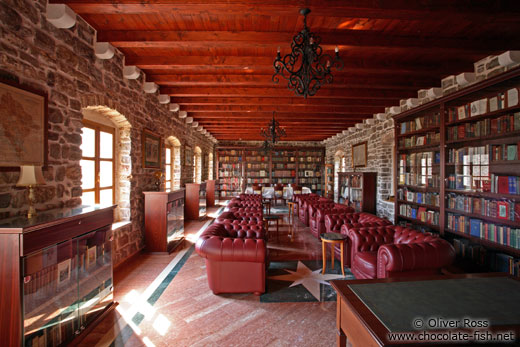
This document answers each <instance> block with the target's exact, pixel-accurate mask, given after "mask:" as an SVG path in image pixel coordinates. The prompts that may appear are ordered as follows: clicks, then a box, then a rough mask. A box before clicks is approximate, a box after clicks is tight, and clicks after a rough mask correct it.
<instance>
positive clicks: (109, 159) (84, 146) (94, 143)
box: [80, 120, 115, 205]
mask: <svg viewBox="0 0 520 347" xmlns="http://www.w3.org/2000/svg"><path fill="white" fill-rule="evenodd" d="M81 138H82V143H81V147H80V148H81V150H82V156H81V161H80V166H81V173H82V176H83V179H82V183H81V187H82V189H83V195H82V196H81V200H82V203H83V205H93V204H103V205H106V204H108V205H110V204H113V203H114V200H115V186H114V182H115V160H114V157H115V155H114V154H115V129H114V128H111V127H109V126H106V125H103V124H98V123H94V122H91V121H87V120H84V121H83V134H82V135H81Z"/></svg>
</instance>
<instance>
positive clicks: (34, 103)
mask: <svg viewBox="0 0 520 347" xmlns="http://www.w3.org/2000/svg"><path fill="white" fill-rule="evenodd" d="M0 105H2V107H0V166H7V167H16V166H21V165H34V166H44V165H46V163H47V95H46V94H45V93H42V92H38V91H35V90H32V89H28V88H26V87H22V86H20V85H18V84H14V83H11V82H9V84H7V83H2V82H0Z"/></svg>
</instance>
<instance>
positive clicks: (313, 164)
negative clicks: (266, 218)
mask: <svg viewBox="0 0 520 347" xmlns="http://www.w3.org/2000/svg"><path fill="white" fill-rule="evenodd" d="M324 154H325V151H324V148H322V147H308V148H307V147H280V148H274V149H272V150H271V151H264V150H262V149H259V148H254V147H221V148H217V156H218V159H217V160H218V175H219V176H218V182H219V183H218V184H217V191H218V192H219V197H220V199H229V198H231V197H233V196H236V195H238V194H239V193H241V192H242V191H244V190H245V188H246V187H247V186H252V185H253V184H261V185H274V184H278V183H280V184H283V185H290V184H298V185H301V186H305V187H309V188H310V189H311V190H312V192H313V193H317V194H320V195H321V194H322V187H323V182H322V179H323V177H322V176H323V175H322V171H323V168H324Z"/></svg>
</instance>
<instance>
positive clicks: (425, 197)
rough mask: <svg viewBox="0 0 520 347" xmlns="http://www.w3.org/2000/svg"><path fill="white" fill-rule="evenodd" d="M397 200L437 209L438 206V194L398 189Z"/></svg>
mask: <svg viewBox="0 0 520 347" xmlns="http://www.w3.org/2000/svg"><path fill="white" fill-rule="evenodd" d="M397 198H398V199H399V200H405V201H408V202H414V203H416V204H426V205H432V206H437V207H438V206H439V205H440V202H439V201H440V200H439V193H429V192H428V193H423V192H414V191H411V190H408V189H398V190H397Z"/></svg>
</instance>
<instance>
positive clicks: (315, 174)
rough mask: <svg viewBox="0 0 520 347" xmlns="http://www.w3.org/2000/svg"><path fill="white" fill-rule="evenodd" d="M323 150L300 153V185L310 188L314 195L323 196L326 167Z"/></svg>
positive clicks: (309, 150) (302, 151)
mask: <svg viewBox="0 0 520 347" xmlns="http://www.w3.org/2000/svg"><path fill="white" fill-rule="evenodd" d="M323 160H324V157H323V151H322V150H316V149H313V150H311V149H307V150H299V151H298V184H299V185H300V186H302V187H308V188H310V189H311V190H312V191H313V193H316V194H319V195H322V194H323V191H322V177H321V176H322V175H321V173H322V171H323V165H324V162H323Z"/></svg>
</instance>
